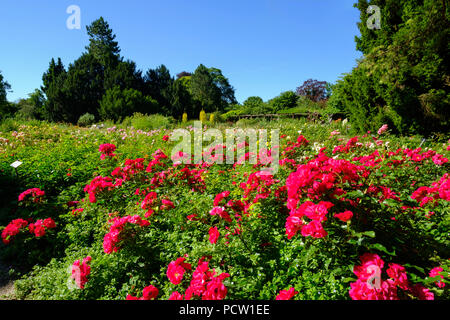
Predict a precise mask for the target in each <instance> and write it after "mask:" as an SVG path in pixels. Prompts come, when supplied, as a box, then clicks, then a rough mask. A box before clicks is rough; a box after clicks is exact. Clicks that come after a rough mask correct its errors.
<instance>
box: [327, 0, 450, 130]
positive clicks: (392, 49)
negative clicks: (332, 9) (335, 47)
mask: <svg viewBox="0 0 450 320" xmlns="http://www.w3.org/2000/svg"><path fill="white" fill-rule="evenodd" d="M369 5H377V6H378V7H379V8H380V9H381V29H379V30H377V29H373V30H371V29H369V28H367V26H366V21H367V19H368V18H369V16H370V15H371V14H368V13H367V8H368V6H369ZM355 6H356V7H357V8H358V9H359V10H360V16H361V20H360V22H359V24H358V27H359V30H360V32H361V36H360V37H356V48H357V49H358V50H359V51H361V52H362V53H363V54H364V56H363V58H362V59H361V60H360V61H358V63H357V66H356V67H355V68H354V69H353V70H352V72H350V73H348V74H346V75H344V77H343V78H342V79H341V80H339V81H338V82H337V84H336V85H335V87H334V88H333V89H334V94H333V96H332V97H331V99H330V101H329V103H330V104H331V105H332V106H334V107H336V108H338V109H341V110H344V111H345V112H346V113H347V114H348V116H349V117H350V120H351V123H352V125H353V126H354V127H356V129H357V130H358V131H360V132H364V131H367V130H375V129H376V128H379V127H380V125H382V124H383V123H387V124H388V125H389V127H390V128H391V129H393V130H395V131H396V132H398V133H401V134H411V133H422V134H430V133H432V132H437V131H441V132H446V133H449V131H450V109H449V102H450V101H449V98H450V93H449V86H450V76H449V66H450V63H449V44H450V42H449V39H448V36H449V31H450V27H449V10H450V6H449V1H448V0H402V1H398V0H372V1H368V0H359V1H358V3H356V4H355Z"/></svg>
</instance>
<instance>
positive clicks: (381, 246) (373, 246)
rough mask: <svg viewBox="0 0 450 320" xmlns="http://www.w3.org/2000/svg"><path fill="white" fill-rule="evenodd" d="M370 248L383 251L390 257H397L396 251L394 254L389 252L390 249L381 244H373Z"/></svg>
mask: <svg viewBox="0 0 450 320" xmlns="http://www.w3.org/2000/svg"><path fill="white" fill-rule="evenodd" d="M369 248H371V249H375V250H378V251H381V252H384V253H386V254H388V255H390V256H395V249H394V250H393V251H392V252H389V251H388V249H386V247H385V246H383V245H382V244H381V243H374V244H371V245H370V246H369Z"/></svg>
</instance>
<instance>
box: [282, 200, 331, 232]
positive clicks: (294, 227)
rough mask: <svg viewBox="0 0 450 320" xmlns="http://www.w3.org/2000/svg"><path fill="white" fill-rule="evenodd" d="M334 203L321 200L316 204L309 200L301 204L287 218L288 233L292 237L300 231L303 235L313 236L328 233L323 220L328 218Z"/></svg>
mask: <svg viewBox="0 0 450 320" xmlns="http://www.w3.org/2000/svg"><path fill="white" fill-rule="evenodd" d="M332 206H333V204H332V203H331V202H327V201H321V202H319V203H318V204H315V203H313V202H311V201H307V202H305V203H303V204H302V205H300V207H299V208H298V209H293V210H291V212H290V213H289V217H288V218H287V219H286V235H287V237H288V239H291V238H292V237H293V236H295V235H296V234H297V232H298V231H300V232H301V233H302V235H303V236H305V237H306V236H311V237H313V238H323V237H325V236H326V235H327V234H328V233H327V232H326V231H325V230H324V229H323V227H322V222H323V221H326V220H327V216H326V215H327V213H328V209H329V208H331V207H332ZM305 217H307V218H309V219H310V222H309V223H306V222H305V219H304V218H305Z"/></svg>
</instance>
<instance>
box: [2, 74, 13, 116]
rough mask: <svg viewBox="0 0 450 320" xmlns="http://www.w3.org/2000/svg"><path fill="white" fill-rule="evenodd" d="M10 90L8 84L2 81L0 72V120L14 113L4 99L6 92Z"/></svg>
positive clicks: (11, 106) (10, 105)
mask: <svg viewBox="0 0 450 320" xmlns="http://www.w3.org/2000/svg"><path fill="white" fill-rule="evenodd" d="M10 89H11V86H10V84H9V83H8V82H7V81H6V80H4V78H3V75H2V74H1V72H0V120H1V119H3V118H5V117H8V116H11V115H12V114H13V113H14V112H15V108H14V106H13V105H12V104H11V103H9V102H8V99H7V98H6V95H7V92H8V90H10Z"/></svg>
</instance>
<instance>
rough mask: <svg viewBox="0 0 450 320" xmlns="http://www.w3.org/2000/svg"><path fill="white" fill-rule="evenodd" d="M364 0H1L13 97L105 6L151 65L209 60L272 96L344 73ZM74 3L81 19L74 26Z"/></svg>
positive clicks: (183, 66) (125, 50)
mask: <svg viewBox="0 0 450 320" xmlns="http://www.w3.org/2000/svg"><path fill="white" fill-rule="evenodd" d="M354 2H355V0H226V1H223V0H128V1H114V0H108V1H106V0H95V1H93V0H89V1H88V0H70V1H65V0H39V1H31V0H0V39H1V40H0V41H1V47H0V70H1V72H2V74H3V76H4V77H5V79H6V80H7V81H8V82H9V83H10V84H11V87H12V90H13V92H10V93H8V100H10V101H15V100H16V99H18V98H23V97H27V95H28V93H30V92H32V91H34V89H35V88H38V87H39V86H40V85H41V83H42V74H43V73H44V72H45V70H46V69H47V68H48V64H49V62H50V59H51V58H52V57H55V58H57V57H61V59H62V61H63V63H64V65H65V66H66V67H67V65H68V64H69V63H70V62H73V61H74V60H75V59H76V58H78V57H79V56H80V54H81V53H82V52H83V51H84V50H85V48H84V47H85V46H86V45H87V43H88V37H87V34H86V25H88V24H90V23H91V22H92V21H93V20H95V19H97V18H99V17H100V16H103V17H104V18H105V19H106V20H107V21H108V23H109V25H110V27H111V28H112V29H113V31H114V33H115V34H116V35H117V38H116V40H117V41H118V42H119V46H120V48H121V49H122V51H121V54H122V55H123V56H124V57H125V58H127V59H131V60H133V61H135V62H136V63H137V65H138V67H139V68H140V69H141V70H143V71H144V72H145V71H146V70H148V69H149V68H155V67H156V66H158V65H160V64H165V65H166V66H167V67H168V68H169V70H170V71H171V74H172V75H176V74H177V73H179V72H181V71H194V70H195V68H196V67H197V66H198V65H199V64H200V63H203V64H204V65H206V66H207V67H216V68H219V69H221V70H222V73H223V74H224V75H225V76H226V77H228V78H229V80H230V83H231V85H232V86H234V88H235V90H236V98H237V100H238V101H239V102H243V101H244V100H245V99H246V98H247V97H249V96H254V95H257V96H260V97H262V98H263V99H264V100H267V99H270V98H272V97H274V96H276V95H278V94H279V93H280V92H282V91H286V90H295V88H296V87H298V86H299V85H301V84H302V83H303V81H305V80H307V79H309V78H313V79H318V80H326V81H329V82H335V81H336V80H337V79H338V78H339V76H340V75H341V74H342V73H345V72H349V71H351V69H352V67H353V66H354V65H355V61H356V59H357V58H358V57H360V56H361V54H360V53H359V52H357V51H356V50H355V42H354V37H355V35H359V31H358V29H357V26H356V23H357V22H358V21H359V12H358V10H357V9H356V8H353V3H354ZM69 5H78V6H79V7H80V9H81V29H80V30H69V29H68V28H67V27H66V20H67V18H68V17H69V14H67V13H66V9H67V7H68V6H69Z"/></svg>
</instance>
